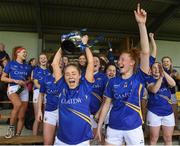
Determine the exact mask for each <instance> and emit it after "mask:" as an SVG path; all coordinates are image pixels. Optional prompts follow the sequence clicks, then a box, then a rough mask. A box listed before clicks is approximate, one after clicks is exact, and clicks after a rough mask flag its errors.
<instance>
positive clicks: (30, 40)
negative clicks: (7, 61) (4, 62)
mask: <svg viewBox="0 0 180 146" xmlns="http://www.w3.org/2000/svg"><path fill="white" fill-rule="evenodd" d="M0 42H2V43H4V44H5V48H6V52H7V53H8V54H9V56H10V57H11V54H12V48H13V47H15V46H23V47H25V48H26V49H27V52H28V60H29V59H30V58H32V57H35V58H37V56H38V35H37V33H26V32H25V33H24V32H8V31H0Z"/></svg>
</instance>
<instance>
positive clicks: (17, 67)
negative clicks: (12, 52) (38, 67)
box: [4, 61, 31, 86]
mask: <svg viewBox="0 0 180 146" xmlns="http://www.w3.org/2000/svg"><path fill="white" fill-rule="evenodd" d="M4 72H5V73H7V74H8V75H9V77H10V78H12V79H15V80H22V81H26V80H27V79H28V77H30V75H31V67H30V65H28V64H26V63H22V64H21V63H18V62H17V61H10V62H8V64H7V65H6V66H5V68H4ZM13 85H17V84H16V83H10V86H13Z"/></svg>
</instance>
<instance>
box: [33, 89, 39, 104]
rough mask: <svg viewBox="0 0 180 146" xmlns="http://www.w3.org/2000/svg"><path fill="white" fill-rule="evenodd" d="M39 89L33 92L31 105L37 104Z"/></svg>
mask: <svg viewBox="0 0 180 146" xmlns="http://www.w3.org/2000/svg"><path fill="white" fill-rule="evenodd" d="M38 97H39V89H35V90H34V91H33V103H38Z"/></svg>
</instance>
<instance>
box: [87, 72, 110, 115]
mask: <svg viewBox="0 0 180 146" xmlns="http://www.w3.org/2000/svg"><path fill="white" fill-rule="evenodd" d="M94 79H95V82H94V83H93V89H92V93H91V102H90V110H91V114H96V112H97V111H98V110H99V108H100V106H101V103H102V100H103V93H104V90H105V86H106V84H107V80H108V78H107V76H106V75H105V74H104V73H100V72H98V73H96V74H95V75H94Z"/></svg>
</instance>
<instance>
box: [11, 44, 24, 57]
mask: <svg viewBox="0 0 180 146" xmlns="http://www.w3.org/2000/svg"><path fill="white" fill-rule="evenodd" d="M22 50H25V48H23V47H22V46H17V47H14V48H13V52H12V60H16V59H17V54H18V53H19V52H21V51H22Z"/></svg>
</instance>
